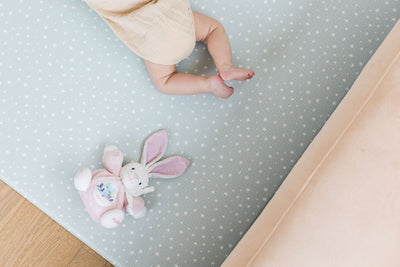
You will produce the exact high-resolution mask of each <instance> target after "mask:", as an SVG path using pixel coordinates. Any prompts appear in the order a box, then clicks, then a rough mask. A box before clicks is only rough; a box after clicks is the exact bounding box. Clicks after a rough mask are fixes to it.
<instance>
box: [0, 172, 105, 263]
mask: <svg viewBox="0 0 400 267" xmlns="http://www.w3.org/2000/svg"><path fill="white" fill-rule="evenodd" d="M0 266H112V265H111V264H110V263H109V262H107V261H106V260H105V259H104V258H102V257H101V256H100V255H98V254H97V253H96V252H94V251H93V250H92V249H90V248H89V247H87V246H86V245H85V244H84V243H82V242H81V241H80V240H79V239H77V238H76V237H75V236H73V235H72V234H70V233H69V232H68V231H67V230H65V229H64V228H63V227H62V226H60V225H59V224H57V223H56V222H55V221H53V220H52V219H51V218H50V217H48V216H47V215H46V214H44V213H43V212H42V211H41V210H39V209H38V208H36V207H35V206H34V205H32V204H31V203H30V202H29V201H27V200H26V199H24V198H23V197H22V196H20V195H19V194H18V193H16V192H15V191H14V190H13V189H11V188H10V187H9V186H8V185H6V184H5V183H3V182H2V181H1V180H0Z"/></svg>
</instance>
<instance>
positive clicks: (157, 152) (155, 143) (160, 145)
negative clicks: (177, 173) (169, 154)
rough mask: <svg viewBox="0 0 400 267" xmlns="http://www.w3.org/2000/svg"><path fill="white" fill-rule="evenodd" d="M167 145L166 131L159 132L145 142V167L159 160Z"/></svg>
mask: <svg viewBox="0 0 400 267" xmlns="http://www.w3.org/2000/svg"><path fill="white" fill-rule="evenodd" d="M167 144H168V137H167V133H166V131H159V132H157V133H155V134H154V135H152V136H150V138H149V139H148V140H147V141H146V144H145V148H144V149H145V151H144V152H143V153H144V154H145V157H146V158H145V162H142V163H144V164H145V165H146V166H147V165H149V164H150V163H154V162H155V161H157V160H159V159H160V158H161V157H162V155H163V154H164V152H165V149H166V148H167Z"/></svg>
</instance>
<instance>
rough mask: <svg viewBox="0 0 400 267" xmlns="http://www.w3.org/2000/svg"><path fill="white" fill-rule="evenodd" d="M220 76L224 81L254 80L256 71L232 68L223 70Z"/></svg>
mask: <svg viewBox="0 0 400 267" xmlns="http://www.w3.org/2000/svg"><path fill="white" fill-rule="evenodd" d="M219 75H220V76H221V78H222V79H223V80H224V81H232V80H239V81H245V80H248V79H251V78H253V76H254V71H252V70H248V69H242V68H236V67H234V66H230V67H224V68H222V69H221V70H220V73H219Z"/></svg>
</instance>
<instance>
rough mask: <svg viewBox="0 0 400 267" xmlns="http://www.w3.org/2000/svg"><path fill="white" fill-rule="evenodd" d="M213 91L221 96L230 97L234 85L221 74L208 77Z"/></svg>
mask: <svg viewBox="0 0 400 267" xmlns="http://www.w3.org/2000/svg"><path fill="white" fill-rule="evenodd" d="M208 81H209V86H210V89H211V93H213V94H214V95H215V96H218V97H220V98H228V97H230V96H231V95H232V94H233V87H229V86H227V85H226V84H225V83H224V80H223V79H222V78H221V77H220V76H219V75H211V76H210V77H208Z"/></svg>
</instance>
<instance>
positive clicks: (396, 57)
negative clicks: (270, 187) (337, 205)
mask: <svg viewBox="0 0 400 267" xmlns="http://www.w3.org/2000/svg"><path fill="white" fill-rule="evenodd" d="M399 57H400V52H398V53H397V54H396V56H395V57H394V59H393V60H392V62H391V63H390V65H389V66H388V68H387V69H386V71H385V72H384V74H383V75H382V77H381V79H379V81H378V83H377V84H376V86H375V88H374V89H373V90H372V92H371V93H370V94H369V96H368V98H367V99H366V100H365V101H364V103H363V104H362V105H361V107H360V109H359V110H358V111H357V113H356V114H355V115H354V117H353V119H352V120H351V121H350V122H349V123H348V124H347V126H346V127H345V128H344V130H343V131H342V133H341V134H340V136H339V137H338V138H337V139H336V140H335V142H334V143H333V145H332V147H331V149H329V151H328V152H327V153H326V154H325V156H324V157H323V159H322V160H321V161H320V163H319V164H318V165H317V167H316V168H315V169H314V171H313V172H312V173H311V175H310V177H309V178H308V179H307V181H306V182H305V183H304V185H303V186H302V188H301V190H300V191H299V193H297V195H296V197H295V198H294V200H293V201H292V202H291V204H290V206H289V207H288V208H287V209H286V210H285V212H284V213H283V215H282V216H281V218H280V219H279V221H278V222H277V224H276V225H275V227H274V228H273V229H272V231H271V233H270V234H269V235H268V236H267V237H266V238H265V240H264V242H263V243H262V245H261V246H260V248H259V249H258V250H257V252H256V253H255V254H254V256H253V257H252V258H251V259H250V261H249V262H248V263H247V264H246V266H250V264H251V263H252V262H253V261H254V260H255V259H256V257H257V256H258V255H259V254H260V252H261V250H262V249H263V248H264V247H265V245H266V243H267V242H268V240H269V239H270V238H271V236H272V234H273V233H274V232H275V230H276V229H277V228H278V226H279V225H280V224H281V222H282V221H283V219H284V218H285V217H286V215H287V213H288V212H289V211H290V209H291V208H292V207H293V205H294V203H295V202H296V200H297V199H298V198H299V197H300V195H301V194H302V193H303V192H304V190H305V188H306V187H307V186H308V185H309V183H310V181H311V180H312V178H313V177H314V175H315V174H316V173H317V172H318V170H319V169H320V167H321V166H322V165H323V164H324V162H325V160H326V159H327V158H328V156H329V155H330V154H331V152H332V151H333V150H334V149H335V147H336V145H337V144H338V143H339V142H340V140H341V139H342V137H343V135H344V134H345V133H346V132H347V130H348V128H349V127H350V126H351V125H352V124H353V122H354V121H355V119H356V118H357V117H358V116H359V115H360V113H361V111H362V110H363V109H364V107H365V106H366V105H367V104H368V102H369V101H370V100H371V98H372V96H373V95H374V94H375V93H376V91H377V89H378V88H379V87H380V85H381V83H382V81H383V80H384V78H386V75H387V74H388V73H389V71H390V70H391V69H392V67H393V65H394V63H395V62H396V61H397V60H398V58H399Z"/></svg>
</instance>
